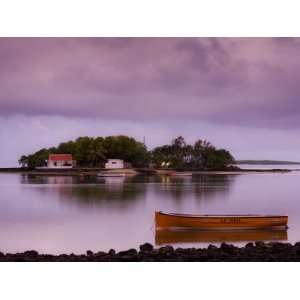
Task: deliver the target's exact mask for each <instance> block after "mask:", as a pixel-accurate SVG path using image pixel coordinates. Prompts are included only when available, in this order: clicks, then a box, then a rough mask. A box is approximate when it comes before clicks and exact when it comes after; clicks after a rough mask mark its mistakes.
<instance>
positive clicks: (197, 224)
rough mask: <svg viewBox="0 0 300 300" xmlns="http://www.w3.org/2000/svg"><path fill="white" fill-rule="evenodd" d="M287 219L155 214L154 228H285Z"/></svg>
mask: <svg viewBox="0 0 300 300" xmlns="http://www.w3.org/2000/svg"><path fill="white" fill-rule="evenodd" d="M287 222H288V217H287V216H277V215H188V214H167V213H163V212H155V227H156V229H160V228H162V229H163V228H195V229H204V230H216V229H217V230H219V229H223V230H224V229H259V228H274V227H275V228H276V227H284V228H287Z"/></svg>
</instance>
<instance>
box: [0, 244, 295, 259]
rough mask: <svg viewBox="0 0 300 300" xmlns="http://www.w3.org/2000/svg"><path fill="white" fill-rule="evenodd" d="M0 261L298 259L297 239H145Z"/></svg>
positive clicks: (2, 256) (0, 256)
mask: <svg viewBox="0 0 300 300" xmlns="http://www.w3.org/2000/svg"><path fill="white" fill-rule="evenodd" d="M0 261H6V262H7V261H12V262H17V261H19V262H38V261H41V262H42V261H44V262H68V261H69V262H89V261H91V262H110V261H112V262H139V261H145V262H147V261H148V262H162V261H166V262H168V261H170V262H172V261H173V262H177V261H178V262H179V261H181V262H204V261H209V262H212V261H219V262H222V261H228V262H234V261H240V262H248V261H252V262H258V261H283V262H289V261H300V242H298V243H296V244H295V245H292V244H289V243H264V242H256V243H248V244H247V245H246V246H245V247H236V246H233V245H230V244H226V243H223V244H221V246H220V247H216V246H213V245H210V246H208V248H202V249H196V248H176V249H174V248H173V247H172V246H164V247H160V248H154V247H153V246H152V245H151V244H149V243H146V244H143V245H141V246H140V249H139V251H137V250H136V249H129V250H127V251H120V252H116V251H115V250H110V251H108V252H102V251H99V252H92V251H90V250H88V251H87V252H86V254H82V255H76V254H61V255H50V254H39V253H38V252H37V251H34V250H31V251H26V252H23V253H15V254H11V253H7V254H4V253H2V252H0Z"/></svg>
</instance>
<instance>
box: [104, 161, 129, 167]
mask: <svg viewBox="0 0 300 300" xmlns="http://www.w3.org/2000/svg"><path fill="white" fill-rule="evenodd" d="M124 168H125V163H124V160H122V159H108V160H107V162H106V164H105V169H124Z"/></svg>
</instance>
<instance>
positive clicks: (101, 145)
mask: <svg viewBox="0 0 300 300" xmlns="http://www.w3.org/2000/svg"><path fill="white" fill-rule="evenodd" d="M49 154H72V155H73V159H74V160H76V162H77V165H78V166H79V167H103V166H104V163H105V162H106V160H107V159H109V158H115V159H116V158H118V159H122V160H124V161H126V162H129V163H131V165H132V166H133V167H147V166H148V165H149V163H152V164H153V165H155V166H156V167H169V168H173V169H199V170H211V169H214V170H217V169H218V170H219V169H224V168H226V167H227V166H228V165H230V164H232V163H233V162H234V158H233V157H232V155H231V154H230V152H229V151H227V150H225V149H216V148H215V147H214V146H213V145H212V144H210V143H209V142H208V141H206V140H200V139H199V140H197V141H196V142H195V143H194V144H193V145H189V144H187V143H186V141H185V139H184V138H183V137H182V136H179V137H177V138H175V139H174V140H173V141H172V142H171V144H166V145H162V146H159V147H156V148H154V149H153V150H152V151H148V150H147V148H146V147H145V145H144V144H143V143H141V142H138V141H136V140H135V139H134V138H132V137H128V136H124V135H119V136H108V137H96V138H93V137H87V136H84V137H79V138H77V139H76V140H75V141H68V142H63V143H60V144H59V145H58V146H57V147H52V148H48V149H46V148H43V149H40V150H39V151H37V152H35V153H33V154H29V155H22V156H21V157H20V159H19V164H20V165H22V166H23V167H28V168H35V167H37V166H46V164H47V159H48V156H49Z"/></svg>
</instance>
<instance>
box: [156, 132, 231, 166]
mask: <svg viewBox="0 0 300 300" xmlns="http://www.w3.org/2000/svg"><path fill="white" fill-rule="evenodd" d="M151 160H152V162H153V163H154V164H156V165H158V166H161V165H162V164H164V163H165V162H170V166H171V167H172V168H177V169H182V168H185V169H188V168H190V169H202V170H203V169H224V168H226V167H227V166H228V165H229V164H231V163H233V162H234V159H233V157H232V155H231V154H230V153H229V152H228V151H227V150H224V149H220V150H217V149H216V148H215V147H214V146H213V145H212V144H211V143H210V142H208V141H206V140H200V139H199V140H197V141H196V142H195V144H194V145H193V146H192V145H188V144H187V143H186V142H185V140H184V138H183V137H182V136H179V137H177V138H175V139H174V140H173V141H172V143H171V145H163V146H160V147H156V148H155V149H154V150H153V151H152V152H151Z"/></svg>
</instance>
